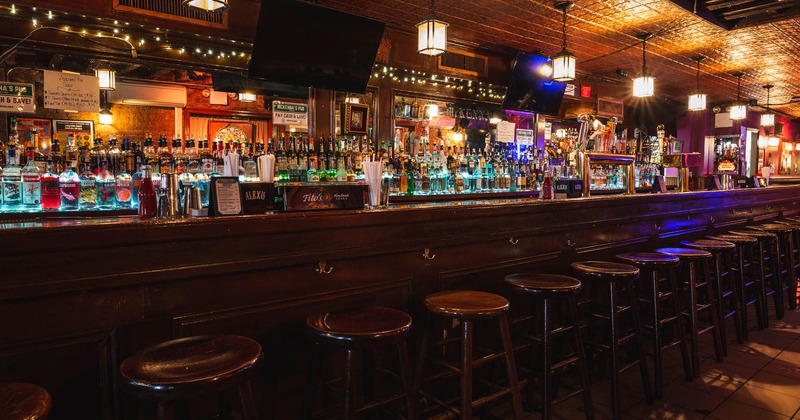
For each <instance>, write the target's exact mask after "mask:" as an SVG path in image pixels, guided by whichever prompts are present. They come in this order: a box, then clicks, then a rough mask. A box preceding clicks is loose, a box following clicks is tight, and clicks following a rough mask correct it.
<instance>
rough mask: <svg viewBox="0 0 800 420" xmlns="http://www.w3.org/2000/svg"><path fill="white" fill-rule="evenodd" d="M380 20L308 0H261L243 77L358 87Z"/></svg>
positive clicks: (363, 85)
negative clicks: (247, 70)
mask: <svg viewBox="0 0 800 420" xmlns="http://www.w3.org/2000/svg"><path fill="white" fill-rule="evenodd" d="M385 26H386V25H385V24H384V23H383V22H379V21H376V20H373V19H369V18H365V17H361V16H356V15H352V14H350V13H345V12H341V11H338V10H333V9H329V8H327V7H322V6H317V5H314V4H311V3H305V2H300V1H295V0H263V1H262V2H261V13H260V17H259V21H258V29H257V30H256V36H255V39H254V40H253V54H252V57H251V58H250V65H249V72H248V77H249V78H255V79H263V80H269V81H272V82H278V83H287V84H291V85H297V86H307V87H308V86H312V87H316V88H323V89H332V90H339V91H346V92H359V93H363V92H365V91H366V89H367V82H368V81H369V77H370V75H371V74H372V67H373V64H374V63H375V56H376V55H377V53H378V47H379V46H380V42H381V38H382V37H383V29H384V27H385Z"/></svg>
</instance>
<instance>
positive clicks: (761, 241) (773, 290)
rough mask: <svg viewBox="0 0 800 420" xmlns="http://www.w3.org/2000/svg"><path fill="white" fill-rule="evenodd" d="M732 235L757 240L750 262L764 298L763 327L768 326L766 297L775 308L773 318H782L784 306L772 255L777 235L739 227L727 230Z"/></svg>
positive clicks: (781, 289) (775, 264)
mask: <svg viewBox="0 0 800 420" xmlns="http://www.w3.org/2000/svg"><path fill="white" fill-rule="evenodd" d="M729 233H730V234H732V235H739V236H750V237H753V238H756V239H757V240H758V247H757V248H756V251H755V252H754V254H753V258H752V259H751V261H750V264H751V265H752V264H755V266H756V277H757V278H758V280H759V282H760V283H761V286H760V287H761V294H762V296H763V299H764V308H763V309H764V316H763V320H764V328H767V327H769V308H768V306H769V305H768V304H767V299H768V298H769V296H772V300H773V303H774V309H775V319H783V314H784V311H785V306H784V304H783V288H782V287H781V280H780V276H779V275H778V274H777V273H778V268H777V258H776V257H775V256H774V252H775V244H776V243H777V241H778V235H776V234H774V233H770V232H765V231H763V230H755V229H741V230H732V231H730V232H729Z"/></svg>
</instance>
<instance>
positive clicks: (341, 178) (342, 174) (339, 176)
mask: <svg viewBox="0 0 800 420" xmlns="http://www.w3.org/2000/svg"><path fill="white" fill-rule="evenodd" d="M336 181H337V182H345V181H347V169H345V163H344V159H339V165H338V167H337V168H336Z"/></svg>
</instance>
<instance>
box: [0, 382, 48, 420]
mask: <svg viewBox="0 0 800 420" xmlns="http://www.w3.org/2000/svg"><path fill="white" fill-rule="evenodd" d="M52 403H53V400H52V399H51V398H50V393H48V392H47V390H45V389H44V388H41V387H39V386H36V385H33V384H26V383H4V384H0V419H3V420H43V419H46V418H47V415H48V414H50V409H51V407H52Z"/></svg>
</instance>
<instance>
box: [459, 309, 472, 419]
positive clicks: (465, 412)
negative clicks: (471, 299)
mask: <svg viewBox="0 0 800 420" xmlns="http://www.w3.org/2000/svg"><path fill="white" fill-rule="evenodd" d="M461 418H462V419H463V420H472V321H466V320H465V321H463V323H462V330H461Z"/></svg>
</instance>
